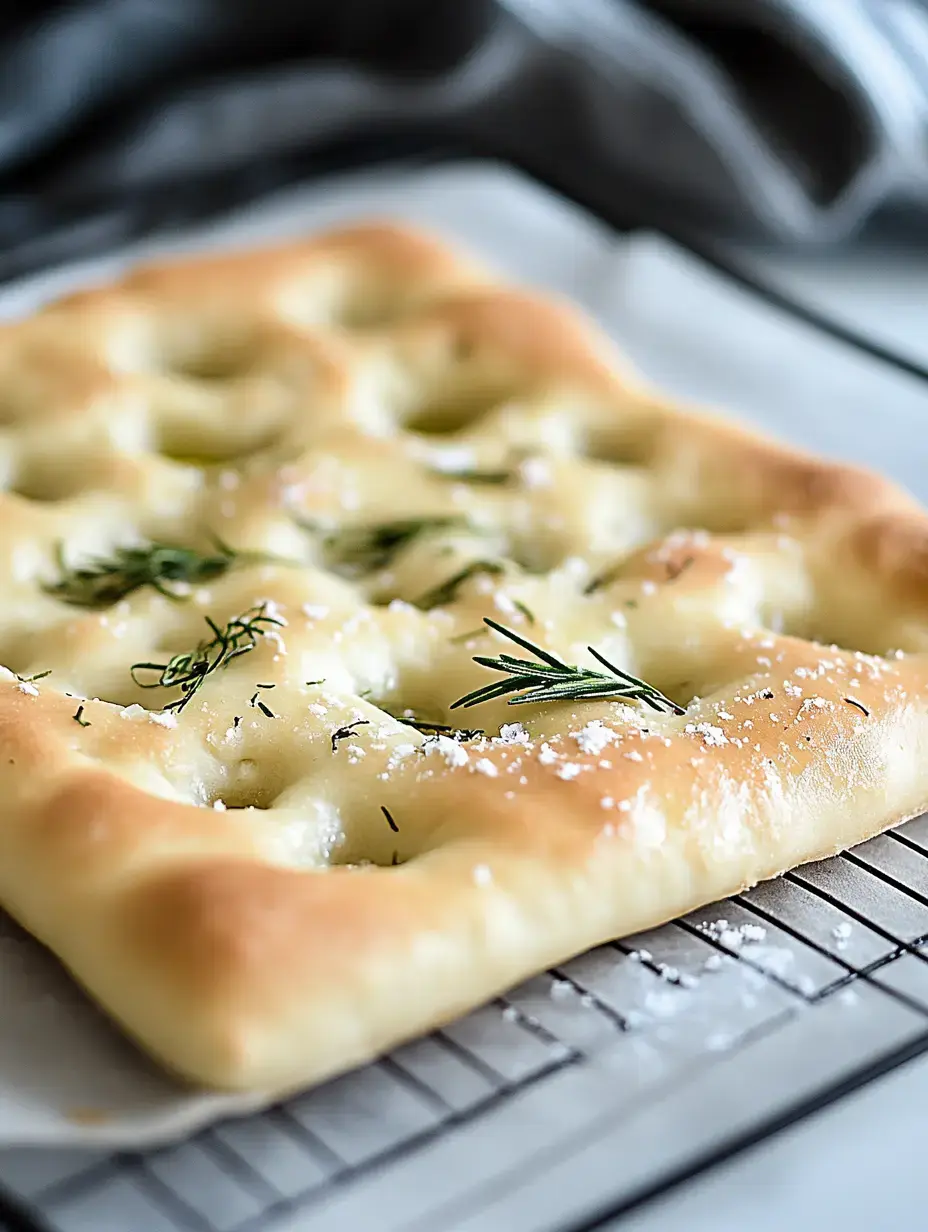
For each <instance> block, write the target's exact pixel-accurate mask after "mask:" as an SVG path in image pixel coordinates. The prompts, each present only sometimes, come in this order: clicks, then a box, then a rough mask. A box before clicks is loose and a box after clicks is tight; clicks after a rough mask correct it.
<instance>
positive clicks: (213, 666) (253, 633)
mask: <svg viewBox="0 0 928 1232" xmlns="http://www.w3.org/2000/svg"><path fill="white" fill-rule="evenodd" d="M204 619H205V620H206V623H207V625H208V626H209V628H210V630H211V632H212V634H213V636H212V637H211V638H209V639H208V640H206V641H202V642H200V643H199V645H198V646H197V647H196V649H195V650H187V651H183V652H182V653H181V654H176V655H174V656H173V657H172V658H170V659H168V661H167V663H133V664H132V667H131V668H130V669H129V672H130V675H131V676H132V679H133V681H134V682H135V683H136V684H137V685H138V686H139V688H141V689H157V688H164V689H174V688H179V689H180V691H181V695H180V697H177V698H175V699H174V701H172V702H168V704H167V705H166V706H165V710H176V711H178V712H180V711H181V710H183V708H184V707H185V706H186V705H187V703H188V702H189V701H190V700H191V698H192V697H193V696H194V694H195V693H196V692H197V691H198V690H199V689H200V688H202V686H203V684H204V682H205V680H206V677H207V676H209V675H211V674H212V673H213V672H218V671H219V669H220V668H223V667H227V666H228V664H229V663H231V662H232V660H233V659H237V658H238V657H239V655H243V654H247V653H248V651H249V650H254V648H255V647H256V646H257V644H258V640H259V638H262V637H266V636H267V634H268V633H269V632H270V631H271V629H272V628H282V627H283V625H284V623H285V622H284V621H282V620H280V619H279V618H278V617H276V616H270V615H268V612H267V603H261V604H259V605H258V606H257V607H253V608H249V610H248V611H247V612H243V613H242V614H241V616H236V617H235V618H234V619H232V620H230V621H229V623H228V624H227V625H226V626H225V628H222V629H220V627H219V626H218V625H217V624H216V622H215V621H214V620H211V619H210V617H209V616H206V617H204ZM138 672H157V673H158V675H157V678H156V679H155V680H139V678H138V675H137V673H138Z"/></svg>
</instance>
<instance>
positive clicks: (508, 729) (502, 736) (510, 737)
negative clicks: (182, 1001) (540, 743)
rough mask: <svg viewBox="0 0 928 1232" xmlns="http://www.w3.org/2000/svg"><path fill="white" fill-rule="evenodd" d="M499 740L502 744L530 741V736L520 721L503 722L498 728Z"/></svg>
mask: <svg viewBox="0 0 928 1232" xmlns="http://www.w3.org/2000/svg"><path fill="white" fill-rule="evenodd" d="M499 740H500V741H502V743H503V744H530V743H531V737H530V736H529V734H528V732H527V731H526V730H525V728H524V727H523V726H522V724H521V723H504V724H503V725H502V727H501V728H500V729H499Z"/></svg>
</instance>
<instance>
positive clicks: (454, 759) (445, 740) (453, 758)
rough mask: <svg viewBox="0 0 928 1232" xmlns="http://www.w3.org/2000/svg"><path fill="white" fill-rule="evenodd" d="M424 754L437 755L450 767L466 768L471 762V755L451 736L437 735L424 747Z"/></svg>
mask: <svg viewBox="0 0 928 1232" xmlns="http://www.w3.org/2000/svg"><path fill="white" fill-rule="evenodd" d="M422 751H423V753H426V754H430V753H437V754H438V755H439V756H440V757H441V758H443V759H444V761H445V763H446V764H447V765H449V766H466V765H467V763H468V762H469V761H470V753H468V751H467V749H465V748H464V746H463V745H462V744H461V743H460V742H459V741H457V740H453V739H452V738H451V737H450V736H444V735H437V736H435V737H434V738H433V739H430V740H427V741H426V742H425V744H423V746H422Z"/></svg>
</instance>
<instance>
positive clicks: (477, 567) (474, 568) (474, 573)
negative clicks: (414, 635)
mask: <svg viewBox="0 0 928 1232" xmlns="http://www.w3.org/2000/svg"><path fill="white" fill-rule="evenodd" d="M481 573H486V574H500V573H505V567H504V566H503V565H502V564H501V563H500V562H499V561H498V560H472V561H471V562H470V564H469V565H465V566H464V568H463V569H459V570H458V572H457V573H454V574H452V576H451V577H450V578H446V579H445V581H444V582H439V583H438V585H437V586H433V587H432V589H431V590H429V591H427V592H426V593H425V594H424V595H421V596H420V597H419V598H418V599H417V600H416V607H419V608H422V610H423V611H425V612H428V611H431V609H432V608H433V607H443V606H444V605H445V604H446V603H453V602H454V599H455V598H456V596H457V592H458V589H459V588H460V587H461V586H463V585H464V583H465V582H467V581H470V579H471V578H473V577H478V576H479V575H480V574H481Z"/></svg>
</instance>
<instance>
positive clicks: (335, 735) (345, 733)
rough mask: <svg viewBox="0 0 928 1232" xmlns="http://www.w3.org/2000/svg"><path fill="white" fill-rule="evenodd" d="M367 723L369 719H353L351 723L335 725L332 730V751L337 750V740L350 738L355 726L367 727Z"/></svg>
mask: <svg viewBox="0 0 928 1232" xmlns="http://www.w3.org/2000/svg"><path fill="white" fill-rule="evenodd" d="M369 723H370V719H355V721H354V722H353V723H346V724H345V726H344V727H337V728H336V729H335V731H334V732H332V752H333V753H335V752H337V750H338V745H339V741H341V740H350V739H351V737H352V736H353V735H354V729H355V728H356V727H367V726H368V724H369Z"/></svg>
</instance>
